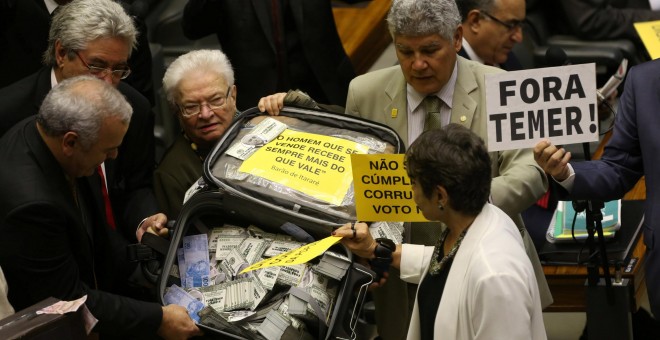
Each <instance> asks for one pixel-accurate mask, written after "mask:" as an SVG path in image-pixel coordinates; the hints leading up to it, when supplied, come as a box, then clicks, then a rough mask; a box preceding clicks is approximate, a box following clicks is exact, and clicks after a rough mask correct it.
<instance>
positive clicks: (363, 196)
mask: <svg viewBox="0 0 660 340" xmlns="http://www.w3.org/2000/svg"><path fill="white" fill-rule="evenodd" d="M403 159H404V155H403V154H382V155H351V163H352V165H353V187H354V189H355V208H356V211H357V218H358V220H359V221H370V222H373V221H390V222H420V221H428V220H427V219H426V218H424V215H422V212H421V210H419V208H417V205H416V204H415V201H414V200H413V193H412V186H411V184H410V178H409V177H408V174H407V173H406V170H405V168H404V167H403Z"/></svg>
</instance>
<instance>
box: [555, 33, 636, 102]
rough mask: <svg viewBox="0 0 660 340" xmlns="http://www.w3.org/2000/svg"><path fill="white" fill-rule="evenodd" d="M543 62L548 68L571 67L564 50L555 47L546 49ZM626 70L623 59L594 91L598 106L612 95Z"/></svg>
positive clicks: (626, 63)
mask: <svg viewBox="0 0 660 340" xmlns="http://www.w3.org/2000/svg"><path fill="white" fill-rule="evenodd" d="M545 62H546V64H547V65H548V66H549V67H552V66H566V65H571V61H570V60H569V59H568V55H566V52H565V51H564V49H562V48H561V47H557V46H550V47H548V49H547V50H546V51H545ZM627 70H628V59H626V58H623V60H621V64H619V67H618V68H617V70H616V72H615V73H614V74H613V75H612V76H611V77H610V79H608V80H607V82H606V83H605V85H604V86H603V87H601V88H600V89H598V90H596V98H597V100H598V104H599V105H600V104H601V103H603V102H604V101H605V100H606V99H607V98H609V97H610V96H611V95H612V93H614V90H616V88H617V87H618V86H619V84H621V82H622V81H623V78H624V77H625V76H626V72H627Z"/></svg>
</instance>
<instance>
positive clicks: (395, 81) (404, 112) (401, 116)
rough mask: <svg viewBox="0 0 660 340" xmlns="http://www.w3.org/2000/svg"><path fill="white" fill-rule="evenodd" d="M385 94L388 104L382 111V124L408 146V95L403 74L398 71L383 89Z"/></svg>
mask: <svg viewBox="0 0 660 340" xmlns="http://www.w3.org/2000/svg"><path fill="white" fill-rule="evenodd" d="M385 94H386V95H387V98H389V100H390V102H389V103H388V104H387V105H386V106H385V108H384V109H383V115H384V116H385V119H384V120H383V121H384V122H388V123H387V125H389V126H390V127H391V128H393V129H394V130H395V131H398V132H399V137H401V139H402V140H403V143H404V144H405V145H406V146H408V100H407V98H408V95H407V92H406V81H405V78H403V72H401V70H398V72H395V73H394V76H393V77H391V78H390V81H389V83H388V84H387V86H386V87H385Z"/></svg>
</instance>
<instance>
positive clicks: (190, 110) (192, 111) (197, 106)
mask: <svg viewBox="0 0 660 340" xmlns="http://www.w3.org/2000/svg"><path fill="white" fill-rule="evenodd" d="M229 95H231V86H229V87H227V95H226V96H224V97H220V98H215V99H211V100H209V101H208V102H204V103H190V104H185V105H179V109H180V110H181V115H182V116H183V117H184V118H191V117H193V116H196V115H198V114H199V113H200V112H202V106H206V107H208V108H209V109H210V110H211V111H215V110H219V109H224V108H225V106H226V105H227V100H228V99H229Z"/></svg>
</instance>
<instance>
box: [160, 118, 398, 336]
mask: <svg viewBox="0 0 660 340" xmlns="http://www.w3.org/2000/svg"><path fill="white" fill-rule="evenodd" d="M269 118H273V119H276V120H278V121H280V122H284V123H285V124H286V125H287V126H288V129H291V130H294V131H303V132H308V133H313V134H318V135H324V136H333V137H337V138H345V139H348V140H351V141H353V142H359V143H360V144H365V143H366V144H367V145H369V153H402V152H403V151H404V144H403V142H402V141H401V139H400V137H399V136H398V135H397V133H396V132H395V131H394V130H392V129H391V128H389V127H387V126H384V125H381V124H378V123H375V122H371V121H367V120H364V119H361V118H357V117H352V116H347V115H343V114H336V113H329V112H324V111H319V110H311V109H301V108H295V107H285V108H284V109H283V110H282V112H281V113H280V115H279V116H276V117H270V116H267V115H264V114H262V113H260V112H259V111H258V110H257V109H256V108H253V109H251V110H248V111H245V112H243V113H242V114H241V115H240V116H238V117H237V118H236V119H235V121H234V122H233V123H232V125H231V126H230V127H229V128H228V130H227V131H226V132H225V134H224V135H223V137H222V138H221V140H220V141H219V142H218V143H217V145H216V146H215V147H214V149H213V150H212V151H211V153H210V154H209V156H208V157H207V159H206V161H205V162H204V175H203V182H201V181H200V183H201V184H200V186H199V190H198V192H196V193H195V194H194V195H192V197H191V198H190V199H188V200H187V201H186V203H185V205H184V207H183V209H182V211H181V214H180V215H179V216H178V219H177V221H176V224H175V227H174V229H173V230H174V232H173V233H172V235H171V242H170V247H169V251H168V253H167V255H166V257H165V260H164V263H163V268H162V273H163V274H162V275H161V276H160V279H159V281H158V287H157V288H158V294H159V297H160V298H161V301H162V302H163V304H165V298H164V296H165V294H166V291H167V289H168V287H170V286H172V285H173V284H175V285H177V286H182V283H183V282H182V280H181V279H180V278H179V276H181V275H177V273H178V270H177V251H178V250H179V251H180V249H181V247H182V242H183V239H184V237H185V236H187V235H194V234H204V233H206V234H209V235H210V230H211V228H213V227H218V226H221V225H223V224H225V225H227V224H228V225H233V226H239V227H247V226H248V225H253V226H257V227H258V228H260V229H262V230H263V231H265V232H268V233H283V232H282V231H281V229H280V227H281V226H282V225H283V224H284V223H286V222H288V223H292V224H294V225H296V226H298V227H300V228H302V229H303V230H304V231H305V232H307V233H308V234H309V235H311V236H312V237H313V239H314V240H320V239H322V238H325V237H327V236H329V235H330V233H331V231H332V230H333V229H334V228H336V227H339V226H341V225H342V224H344V223H347V222H351V221H355V220H356V213H355V206H354V203H353V202H354V199H353V196H352V195H353V189H352V188H353V187H352V183H351V185H350V187H349V190H348V192H347V194H346V196H345V197H344V199H343V200H342V202H341V203H340V204H332V203H328V202H326V201H323V200H319V199H316V198H315V197H312V196H309V195H306V194H304V193H301V192H298V191H296V190H293V189H288V188H286V187H285V186H283V185H279V184H278V183H273V182H270V181H269V180H264V179H263V178H260V177H258V176H251V175H250V176H247V178H246V177H245V176H236V173H237V171H236V169H237V166H238V165H240V164H241V162H242V161H241V160H238V159H236V158H234V157H232V156H229V155H227V154H226V153H227V150H228V149H229V148H230V147H232V145H233V144H237V143H240V142H244V141H245V140H246V138H247V139H249V136H247V135H249V134H250V132H251V131H252V130H253V129H254V126H255V125H256V124H257V123H258V122H260V121H262V120H264V119H269ZM246 136H247V137H246ZM261 146H263V145H260V146H259V147H261ZM349 156H350V155H349ZM329 251H331V252H334V253H338V254H341V256H344V257H345V258H347V259H348V268H346V270H345V274H343V277H342V278H341V279H340V280H338V282H337V284H336V289H337V294H336V299H335V300H334V303H332V306H331V307H329V308H328V309H327V310H326V312H327V314H326V315H325V317H319V318H318V320H317V321H316V322H315V321H314V320H313V319H312V321H309V320H304V322H305V323H306V324H305V325H304V327H303V328H305V329H306V330H307V332H308V334H311V337H309V336H308V337H299V338H301V339H308V338H309V339H355V337H356V333H355V326H356V323H357V318H358V314H359V313H360V310H361V307H362V302H363V300H364V297H365V293H366V288H367V286H368V285H369V284H370V283H371V282H372V281H373V279H374V276H375V275H374V273H373V272H372V271H371V270H370V269H368V268H366V267H364V266H362V265H360V264H358V263H356V262H353V258H352V255H351V253H350V252H349V251H348V250H347V249H346V248H345V247H344V246H342V245H341V244H340V243H337V244H335V245H334V246H333V247H332V248H330V249H329ZM217 260H218V261H220V260H222V259H217ZM312 262H314V260H313V261H312ZM184 263H185V262H184ZM212 265H213V264H211V266H212ZM255 294H256V293H255ZM310 305H311V303H310ZM285 314H286V313H285ZM315 314H316V313H315ZM239 324H240V322H239V323H237V325H239ZM198 325H199V327H200V328H202V330H203V331H204V332H205V334H206V335H207V336H211V337H217V338H222V339H225V338H229V339H261V338H263V339H270V338H273V337H270V338H269V337H266V336H264V335H263V334H256V335H255V334H254V333H251V332H250V331H249V330H246V329H244V328H242V329H241V330H240V331H238V330H237V328H235V327H219V326H218V327H214V326H213V325H211V326H209V325H208V324H206V325H205V324H200V323H198ZM219 328H221V329H219ZM253 331H254V330H253ZM283 338H287V337H286V336H285V337H283ZM289 338H290V337H289Z"/></svg>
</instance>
